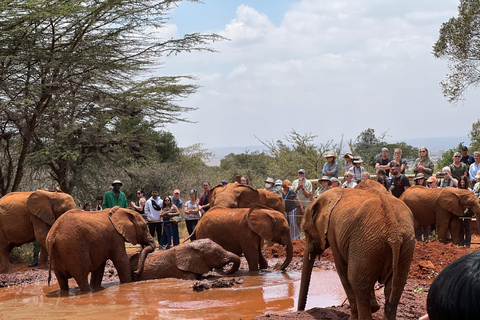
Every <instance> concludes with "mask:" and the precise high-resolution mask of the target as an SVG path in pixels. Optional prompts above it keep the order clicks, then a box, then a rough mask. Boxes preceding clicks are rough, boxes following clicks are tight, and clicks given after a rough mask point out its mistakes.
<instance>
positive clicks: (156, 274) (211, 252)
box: [130, 239, 240, 281]
mask: <svg viewBox="0 0 480 320" xmlns="http://www.w3.org/2000/svg"><path fill="white" fill-rule="evenodd" d="M140 257H141V255H140V254H139V253H135V254H133V255H132V256H130V266H131V269H132V270H136V269H137V268H138V260H139V258H140ZM230 262H233V266H232V267H231V268H230V269H229V270H228V271H227V274H231V273H235V272H237V270H238V268H239V267H240V258H239V257H238V256H237V255H236V254H234V253H231V252H229V251H227V250H225V249H223V248H222V247H221V246H219V245H218V244H216V243H215V242H213V241H212V240H210V239H201V240H197V241H193V242H188V243H184V244H182V245H180V246H176V247H173V248H171V249H169V250H166V251H163V252H159V251H157V252H155V253H152V254H149V255H148V257H147V259H146V260H145V266H144V268H143V271H140V272H138V273H135V272H134V274H133V275H132V279H133V280H134V281H140V280H149V279H161V278H178V279H188V280H195V279H197V278H199V277H200V276H201V275H202V274H204V273H207V272H209V271H210V270H212V269H213V268H223V267H224V266H225V265H227V264H229V263H230Z"/></svg>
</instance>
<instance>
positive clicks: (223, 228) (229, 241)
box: [194, 205, 293, 271]
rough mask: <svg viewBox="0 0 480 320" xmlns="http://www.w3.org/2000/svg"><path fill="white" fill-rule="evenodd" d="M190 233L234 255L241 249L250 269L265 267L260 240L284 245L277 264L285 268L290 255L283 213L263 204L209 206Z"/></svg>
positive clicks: (290, 241) (282, 268)
mask: <svg viewBox="0 0 480 320" xmlns="http://www.w3.org/2000/svg"><path fill="white" fill-rule="evenodd" d="M194 234H195V235H196V237H197V239H204V238H209V239H212V240H213V241H215V242H216V243H218V244H219V245H221V246H222V247H223V248H224V249H225V250H228V251H230V252H233V253H235V254H237V255H241V254H242V253H243V254H244V255H245V258H246V259H247V262H248V268H249V270H250V271H258V266H259V265H260V269H267V268H268V263H267V260H266V259H265V257H264V256H263V255H262V245H263V240H262V239H266V240H268V241H273V242H276V243H278V244H281V245H283V246H287V248H286V251H287V257H286V258H285V261H284V262H283V264H282V266H281V270H285V268H286V267H288V265H289V264H290V261H291V260H292V257H293V244H292V240H291V239H290V228H289V226H288V222H287V219H286V218H285V215H284V214H283V213H281V212H279V211H275V210H272V209H270V208H267V207H264V206H259V205H256V206H253V207H251V208H245V209H233V208H223V207H213V208H211V209H210V210H208V212H207V213H206V214H205V215H204V216H203V217H202V219H200V221H199V222H198V224H197V227H196V228H195V231H194Z"/></svg>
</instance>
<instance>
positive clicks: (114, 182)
mask: <svg viewBox="0 0 480 320" xmlns="http://www.w3.org/2000/svg"><path fill="white" fill-rule="evenodd" d="M116 184H119V185H121V186H123V184H122V181H120V180H114V181H113V182H112V186H113V185H116Z"/></svg>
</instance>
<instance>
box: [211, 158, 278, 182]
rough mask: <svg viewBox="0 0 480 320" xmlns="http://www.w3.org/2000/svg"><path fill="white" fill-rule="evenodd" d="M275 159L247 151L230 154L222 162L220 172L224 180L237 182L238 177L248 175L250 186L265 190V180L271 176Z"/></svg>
mask: <svg viewBox="0 0 480 320" xmlns="http://www.w3.org/2000/svg"><path fill="white" fill-rule="evenodd" d="M272 165H273V158H272V157H270V156H268V155H266V154H265V153H264V152H259V151H254V152H252V153H250V151H248V150H246V151H245V152H244V153H240V154H233V153H230V154H228V155H226V156H225V158H223V159H222V160H221V161H220V170H221V172H222V173H223V177H224V179H227V180H228V181H235V177H236V175H239V174H241V175H246V176H247V177H248V179H249V181H250V185H251V186H252V187H256V188H263V185H264V181H265V179H266V178H267V177H268V176H270V175H271V173H272V172H271V168H272Z"/></svg>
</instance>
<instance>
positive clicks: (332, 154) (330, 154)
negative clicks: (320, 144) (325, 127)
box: [325, 152, 336, 158]
mask: <svg viewBox="0 0 480 320" xmlns="http://www.w3.org/2000/svg"><path fill="white" fill-rule="evenodd" d="M329 157H333V158H336V156H335V154H334V153H333V152H329V153H327V155H326V156H325V158H329Z"/></svg>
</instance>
